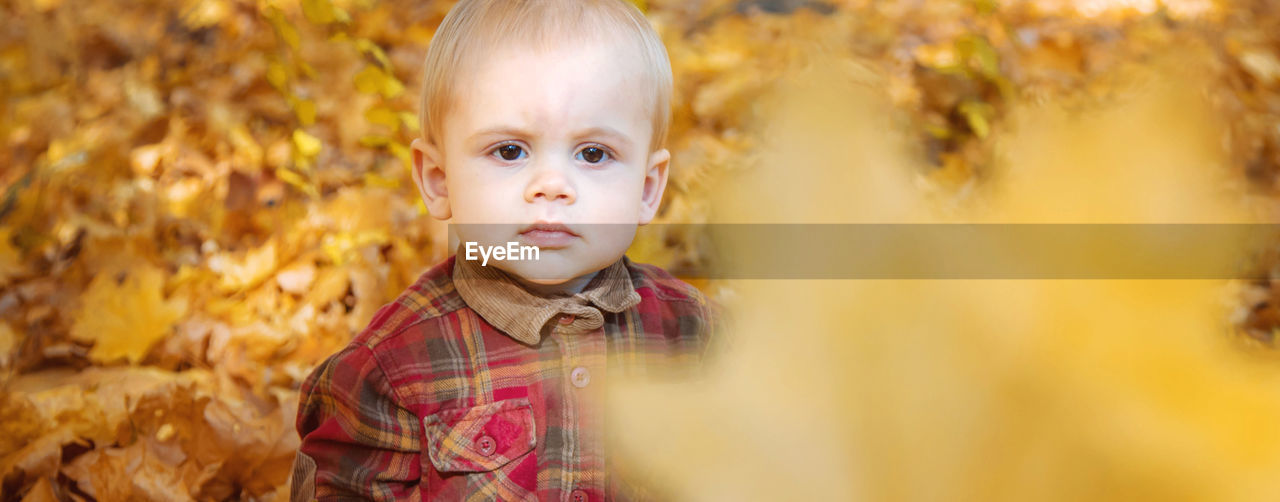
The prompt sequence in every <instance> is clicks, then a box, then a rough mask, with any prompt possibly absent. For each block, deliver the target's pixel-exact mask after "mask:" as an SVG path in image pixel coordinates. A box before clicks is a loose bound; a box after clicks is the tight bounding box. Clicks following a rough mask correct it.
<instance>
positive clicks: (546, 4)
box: [418, 0, 672, 151]
mask: <svg viewBox="0 0 1280 502" xmlns="http://www.w3.org/2000/svg"><path fill="white" fill-rule="evenodd" d="M603 41H617V42H621V47H622V48H624V49H632V50H633V52H634V53H636V56H637V57H638V58H639V62H640V63H641V65H642V67H643V68H644V69H645V71H644V72H643V73H644V75H643V77H644V79H645V80H644V82H643V83H644V87H645V88H647V89H652V90H653V95H652V96H649V99H650V101H649V103H647V104H648V105H650V106H651V107H652V108H651V109H652V110H653V112H654V121H653V138H652V140H651V141H650V142H649V144H650V150H651V151H656V150H658V149H661V148H665V147H666V140H667V129H668V128H669V127H670V124H671V93H672V77H671V62H670V60H669V59H668V58H667V49H666V46H664V45H663V44H662V40H661V39H660V38H659V37H658V34H657V32H655V31H654V29H653V26H651V25H650V24H649V20H648V19H647V18H645V16H644V14H643V13H641V12H640V10H639V9H637V8H636V7H635V6H634V5H632V4H631V3H630V2H627V1H626V0H462V1H460V2H458V4H457V5H454V6H453V9H451V10H450V11H449V14H448V15H446V16H445V18H444V20H443V21H441V23H440V26H439V27H438V28H437V30H436V33H435V35H434V36H433V37H432V38H431V44H430V46H429V47H428V48H427V57H426V61H425V62H424V64H423V79H422V95H421V97H422V104H421V110H420V112H419V115H418V117H419V120H420V121H421V125H422V132H423V136H424V138H425V139H426V141H427V142H428V143H431V144H434V145H436V146H443V145H442V144H441V142H440V140H441V137H440V134H441V128H442V125H443V122H444V117H445V115H446V114H447V113H448V112H449V104H450V101H451V100H452V99H453V97H454V96H455V95H456V92H455V91H456V89H457V86H458V80H459V79H460V78H462V75H465V74H466V73H467V72H469V71H472V70H473V69H474V68H473V66H474V65H475V64H476V62H478V61H483V60H484V58H483V57H482V56H483V55H484V54H486V53H490V52H493V51H495V50H496V49H501V48H505V47H511V46H523V47H530V48H535V49H548V48H551V47H554V46H558V45H563V44H566V43H583V44H585V43H592V42H603Z"/></svg>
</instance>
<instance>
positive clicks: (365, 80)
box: [355, 66, 385, 94]
mask: <svg viewBox="0 0 1280 502" xmlns="http://www.w3.org/2000/svg"><path fill="white" fill-rule="evenodd" d="M384 76H385V74H384V73H382V70H379V69H377V68H375V67H373V66H366V67H364V69H363V70H360V73H357V74H356V78H355V84H356V90H357V91H360V92H362V93H364V94H377V93H378V89H381V88H382V83H381V82H382V79H383V78H384Z"/></svg>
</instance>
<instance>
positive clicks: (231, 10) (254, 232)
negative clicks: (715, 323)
mask: <svg viewBox="0 0 1280 502" xmlns="http://www.w3.org/2000/svg"><path fill="white" fill-rule="evenodd" d="M639 4H640V5H641V6H642V8H645V9H646V11H647V13H648V15H649V16H650V18H651V20H652V21H653V22H654V24H655V26H656V27H657V28H658V29H659V31H660V33H661V34H662V35H663V37H664V39H665V40H666V42H667V44H668V50H669V53H670V56H671V60H672V64H673V69H674V71H675V81H676V95H675V99H674V102H673V104H674V112H675V116H674V123H673V127H672V137H671V142H670V145H671V150H672V153H673V158H674V162H673V166H674V167H673V171H672V179H671V181H670V186H669V188H668V190H667V196H666V200H665V201H664V205H663V209H662V212H661V214H660V221H669V222H687V223H700V222H706V221H710V220H711V219H712V207H711V204H710V202H709V201H710V197H709V195H710V194H711V193H712V192H713V191H714V187H716V183H717V180H718V179H723V178H724V177H733V176H738V175H740V174H742V173H745V172H750V171H752V170H759V169H784V168H785V166H775V165H770V164H766V163H762V162H761V156H760V155H759V151H758V147H759V145H760V144H761V141H762V138H761V137H760V132H759V131H761V130H763V129H761V128H760V127H759V122H760V121H761V120H762V118H763V116H762V111H761V108H760V102H759V100H758V98H759V97H760V96H762V95H764V94H765V93H766V92H768V91H769V89H770V88H771V87H772V86H773V85H774V84H775V83H776V82H778V81H779V80H781V79H782V77H784V76H785V75H788V74H793V73H795V72H797V71H799V70H801V69H803V68H804V67H805V66H806V65H808V64H830V63H829V62H830V61H833V60H834V61H838V62H839V64H847V65H848V66H849V67H850V68H851V70H850V75H857V78H852V79H851V81H850V85H854V86H859V87H870V88H873V89H877V90H878V92H882V93H884V94H885V95H886V96H887V98H888V100H889V101H890V102H891V103H892V105H893V107H892V108H893V109H892V110H891V111H890V115H891V116H890V117H889V118H890V119H892V123H893V124H895V125H896V126H897V127H900V128H902V129H903V130H905V131H907V134H908V137H909V138H911V140H912V145H911V147H912V152H913V153H914V154H915V155H916V156H918V157H919V158H920V160H921V161H920V162H919V163H918V164H919V169H917V170H916V171H915V172H913V173H912V176H914V177H915V179H916V180H917V182H918V185H919V187H921V188H922V190H923V191H924V192H926V193H929V194H932V195H933V196H935V197H936V198H937V199H938V200H940V201H942V202H943V203H945V204H946V205H963V204H965V203H966V202H967V201H968V199H969V197H971V194H972V193H973V192H974V187H975V186H979V185H981V184H982V183H983V182H984V180H986V179H987V178H988V177H989V176H990V175H991V173H992V171H991V166H992V165H993V163H994V161H995V159H996V156H997V153H996V152H997V148H996V145H997V142H998V140H999V138H1001V137H1002V135H1004V134H1006V133H1007V132H1008V131H1009V130H1011V129H1012V128H1014V127H1016V126H1017V124H1016V123H1015V120H1014V119H1013V118H1011V117H1010V116H1009V110H1010V107H1011V106H1012V105H1013V104H1014V103H1037V102H1043V101H1049V100H1053V101H1055V102H1066V103H1072V104H1073V106H1075V107H1077V108H1081V109H1085V108H1088V107H1091V106H1097V105H1098V103H1106V102H1111V101H1114V100H1116V99H1119V98H1118V97H1120V96H1123V95H1124V93H1125V92H1127V90H1128V87H1130V86H1132V85H1134V84H1133V81H1132V80H1129V79H1124V78H1119V77H1118V76H1120V75H1125V71H1126V68H1128V67H1130V66H1133V65H1141V64H1144V63H1145V62H1148V61H1149V60H1150V59H1152V58H1154V57H1156V56H1157V55H1158V54H1161V53H1165V52H1168V51H1170V50H1176V51H1190V52H1194V53H1196V54H1201V55H1203V56H1204V57H1205V58H1206V59H1208V60H1210V61H1212V63H1213V64H1212V65H1210V66H1209V70H1208V71H1209V73H1210V74H1209V75H1208V77H1209V78H1208V80H1209V81H1210V82H1211V85H1208V86H1207V87H1206V88H1205V89H1203V92H1204V93H1205V94H1206V95H1207V96H1208V97H1209V99H1210V101H1211V103H1212V105H1213V107H1214V110H1215V112H1216V113H1217V114H1219V115H1220V116H1222V117H1224V119H1225V122H1226V124H1227V125H1228V127H1227V128H1226V130H1225V131H1224V133H1223V137H1222V138H1221V147H1222V148H1223V150H1224V152H1225V154H1226V155H1227V157H1228V158H1229V159H1230V162H1229V163H1228V165H1226V166H1224V169H1228V170H1230V171H1231V173H1232V174H1233V175H1234V176H1235V177H1236V179H1238V180H1240V182H1241V183H1242V184H1244V185H1247V186H1248V187H1249V188H1250V189H1251V190H1253V191H1254V193H1256V194H1257V195H1258V196H1259V197H1260V198H1261V199H1263V200H1268V201H1269V200H1271V199H1273V198H1274V195H1275V194H1276V191H1277V183H1278V181H1277V176H1278V175H1280V128H1278V127H1276V124H1277V123H1280V94H1277V92H1276V89H1277V86H1278V85H1280V56H1278V54H1280V52H1278V51H1280V39H1277V37H1280V6H1277V5H1275V4H1274V2H1268V1H1265V0H1242V1H1240V2H1234V3H1217V2H1214V1H1211V0H1202V1H1190V0H1183V1H1174V0H1166V1H1163V2H1159V1H1156V0H1150V1H1146V2H1143V1H1104V0H1090V1H1084V2H1068V1H1051V0H1039V1H1036V0H1032V1H1009V2H995V1H992V0H978V1H972V2H969V1H944V0H920V1H912V2H888V1H884V2H881V1H871V0H843V1H838V2H837V1H830V2H824V1H810V0H703V1H693V2H688V1H676V0H650V1H648V2H641V3H639ZM450 6H451V4H450V3H449V2H433V1H402V0H385V1H379V0H100V1H93V2H89V1H79V0H0V19H4V22H3V23H0V142H2V144H3V146H2V147H0V370H3V374H2V376H0V378H2V379H3V380H2V382H3V383H2V384H0V385H2V386H3V388H2V390H0V431H2V433H0V476H3V484H2V485H0V495H2V496H0V498H2V499H4V500H18V499H30V500H45V499H49V500H52V499H62V500H66V499H68V498H74V499H84V498H88V497H93V498H97V499H100V500H135V499H136V500H185V499H201V500H206V499H216V500H227V499H255V500H266V499H273V498H280V497H283V496H285V494H286V493H287V490H288V485H287V483H288V476H289V465H290V462H291V461H292V457H293V450H294V449H296V446H297V437H296V433H295V431H294V430H293V417H294V410H295V408H296V401H297V393H296V389H297V386H298V384H299V383H300V381H301V379H302V378H304V377H305V376H306V374H307V373H308V372H309V371H310V369H311V368H312V367H314V365H315V364H317V363H318V362H319V361H320V360H322V359H323V358H324V357H325V356H327V355H328V354H330V353H332V352H334V351H336V350H337V349H338V348H340V347H341V346H343V345H345V343H346V342H347V341H348V340H349V339H350V337H351V336H352V334H353V333H354V332H356V331H358V330H359V329H361V328H362V327H363V326H364V325H365V324H366V323H367V322H368V320H369V318H370V317H371V316H372V314H373V312H374V311H375V310H376V309H377V308H378V307H379V306H380V305H382V304H383V303H384V302H386V301H388V300H390V299H391V298H393V297H394V295H395V294H397V293H398V292H399V291H401V290H402V289H403V288H404V287H405V286H407V285H408V284H409V283H410V282H411V281H413V280H414V279H415V278H416V277H417V276H418V275H419V274H420V273H421V272H422V271H424V270H425V269H426V267H428V266H430V265H431V264H433V263H437V262H438V261H440V260H441V259H443V258H444V257H445V256H446V255H447V253H446V250H445V247H446V246H445V242H447V241H446V239H447V237H446V235H445V230H444V226H443V225H442V224H440V223H438V222H435V221H433V220H432V219H431V218H430V216H429V215H428V214H426V209H425V207H423V206H422V204H421V203H420V202H419V201H418V195H417V193H416V190H415V189H414V188H413V186H412V183H411V182H410V181H409V178H408V171H407V169H406V166H405V162H406V159H407V149H406V145H407V144H408V142H409V141H410V140H411V139H412V138H413V137H414V136H415V135H416V134H417V133H418V131H417V118H416V109H417V108H416V95H415V94H416V92H415V91H414V89H416V88H417V85H418V68H419V65H420V60H421V58H422V56H423V55H424V54H425V48H426V45H427V43H428V42H429V40H430V38H431V36H432V33H433V30H434V27H435V26H436V25H437V24H438V23H439V21H440V19H441V18H442V17H443V16H444V14H445V13H446V12H447V11H448V8H449V7H450ZM815 55H821V56H822V57H814V56H815ZM829 147H830V148H831V151H830V154H831V155H840V154H841V145H840V144H831V145H829ZM761 203H763V204H775V205H786V204H787V201H786V200H774V201H761ZM696 242H697V240H696V239H694V238H692V237H691V236H687V235H666V236H659V238H656V239H653V240H646V241H642V242H637V244H636V247H635V248H634V249H633V253H632V256H633V257H634V258H637V259H639V260H641V261H649V262H654V263H657V264H659V265H663V266H666V267H669V268H671V269H673V270H676V271H680V270H691V269H696V268H697V267H699V266H701V265H703V262H702V260H703V257H702V256H701V253H700V251H699V249H698V247H697V246H696ZM697 284H698V285H699V286H701V287H705V288H707V290H708V291H712V292H713V293H718V292H719V291H720V289H718V288H717V287H716V285H715V284H713V283H707V282H705V281H704V282H698V283H697ZM1254 293H1255V294H1254V295H1253V296H1252V297H1250V300H1249V301H1250V302H1251V306H1254V305H1256V306H1257V308H1253V309H1252V310H1251V311H1250V312H1251V313H1250V314H1249V315H1248V316H1247V318H1246V319H1245V320H1243V321H1242V326H1244V328H1245V329H1246V331H1247V332H1248V333H1250V334H1252V335H1253V337H1254V338H1256V339H1257V340H1259V341H1260V342H1262V343H1270V342H1271V340H1272V336H1271V331H1272V330H1273V329H1274V326H1275V325H1276V324H1277V323H1280V315H1277V314H1275V312H1274V307H1270V305H1277V304H1280V302H1276V301H1275V300H1274V299H1273V298H1274V297H1276V296H1280V287H1272V286H1270V284H1269V283H1268V284H1260V285H1257V286H1256V288H1255V291H1254Z"/></svg>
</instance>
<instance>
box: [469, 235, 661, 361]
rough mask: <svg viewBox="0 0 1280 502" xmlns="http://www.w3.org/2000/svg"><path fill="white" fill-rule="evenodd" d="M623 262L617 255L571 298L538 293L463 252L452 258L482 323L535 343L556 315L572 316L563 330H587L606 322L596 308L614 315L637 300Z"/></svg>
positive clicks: (470, 301) (638, 294) (516, 337)
mask: <svg viewBox="0 0 1280 502" xmlns="http://www.w3.org/2000/svg"><path fill="white" fill-rule="evenodd" d="M624 260H626V257H623V258H619V259H618V261H615V262H613V264H612V265H609V266H608V267H605V268H603V269H601V270H600V272H599V273H597V274H596V275H595V277H593V278H592V279H591V281H590V282H588V283H587V285H586V287H584V288H583V289H582V291H581V292H579V293H576V294H574V295H572V296H569V295H565V296H557V297H545V296H540V295H536V294H534V293H531V292H529V291H528V290H526V289H525V288H524V286H522V285H521V284H520V283H519V282H518V281H516V280H515V279H514V278H512V277H511V276H510V275H508V274H507V273H506V272H503V271H502V270H500V269H498V268H497V267H486V266H482V265H480V264H479V263H477V262H476V261H475V260H466V259H463V258H462V257H461V256H456V257H455V259H454V263H453V282H454V287H455V288H456V289H457V291H458V294H459V295H461V296H462V300H463V301H465V302H466V303H467V305H468V306H469V307H471V308H472V309H473V310H475V311H476V313H477V314H480V317H483V318H484V320H485V321H488V322H489V324H492V325H493V326H494V327H495V328H498V329H499V330H502V332H504V333H506V334H507V335H508V336H510V337H511V338H514V339H516V340H518V341H520V342H522V343H525V344H527V345H537V344H538V342H539V341H540V340H542V334H543V333H544V332H545V330H546V327H547V323H548V322H549V321H551V319H552V318H554V317H557V316H558V315H559V314H570V315H572V316H574V317H573V322H572V323H569V324H568V325H567V326H566V327H567V328H570V329H572V330H573V331H575V332H582V331H590V330H594V329H596V328H599V327H600V326H602V325H604V314H602V313H601V312H600V310H599V309H604V310H607V311H609V312H614V313H617V312H622V311H624V310H627V309H629V308H631V307H634V306H635V305H636V304H638V303H640V293H637V292H636V290H635V287H634V285H633V284H632V283H631V273H630V272H629V271H628V270H627V267H626V264H625V263H624ZM592 304H594V305H595V307H593V306H592ZM596 307H599V309H597V308H596Z"/></svg>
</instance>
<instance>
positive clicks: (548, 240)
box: [520, 222, 581, 248]
mask: <svg viewBox="0 0 1280 502" xmlns="http://www.w3.org/2000/svg"><path fill="white" fill-rule="evenodd" d="M579 237H581V236H579V235H578V233H577V232H574V231H573V230H572V229H570V228H569V227H568V226H565V225H564V224H561V223H549V222H538V223H534V224H532V225H529V226H527V227H524V228H522V229H520V239H521V240H523V241H525V242H526V243H528V244H532V245H534V246H538V247H539V248H562V247H565V246H568V245H569V243H570V242H572V241H573V240H574V239H577V238H579Z"/></svg>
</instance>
